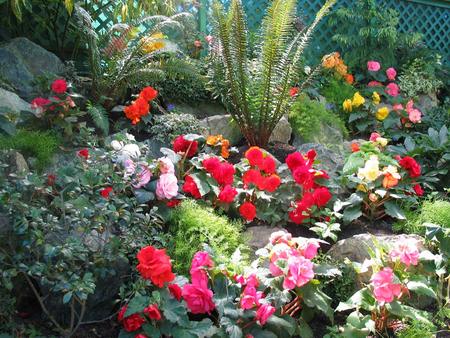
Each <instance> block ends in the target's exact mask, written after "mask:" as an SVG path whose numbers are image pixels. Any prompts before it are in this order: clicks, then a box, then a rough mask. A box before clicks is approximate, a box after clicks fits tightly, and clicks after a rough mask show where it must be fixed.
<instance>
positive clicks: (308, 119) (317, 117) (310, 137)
mask: <svg viewBox="0 0 450 338" xmlns="http://www.w3.org/2000/svg"><path fill="white" fill-rule="evenodd" d="M289 122H290V123H291V126H292V128H293V131H294V134H297V135H299V136H300V137H301V138H302V140H304V141H306V142H314V141H315V140H316V139H317V137H320V135H321V134H322V132H323V131H324V129H323V126H324V125H328V126H331V127H333V128H337V129H339V130H340V131H341V132H342V134H343V135H344V136H346V135H347V129H346V127H345V123H344V121H342V120H341V119H340V117H339V116H337V115H336V114H334V113H333V112H332V111H331V110H328V109H326V107H325V105H324V104H323V103H320V102H318V101H315V100H311V99H310V98H309V97H308V96H306V95H300V96H299V98H298V99H297V100H296V101H295V102H294V104H293V105H292V107H291V111H290V113H289Z"/></svg>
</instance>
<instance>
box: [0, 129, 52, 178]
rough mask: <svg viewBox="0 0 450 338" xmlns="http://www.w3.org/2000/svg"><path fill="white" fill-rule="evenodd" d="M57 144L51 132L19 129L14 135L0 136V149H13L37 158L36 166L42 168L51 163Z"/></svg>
mask: <svg viewBox="0 0 450 338" xmlns="http://www.w3.org/2000/svg"><path fill="white" fill-rule="evenodd" d="M58 145H59V141H58V139H57V138H56V137H55V135H54V134H52V133H51V132H39V131H28V130H20V131H19V132H18V133H17V134H15V135H14V136H0V149H4V150H6V149H14V150H17V151H19V152H20V153H22V154H23V155H24V156H31V157H35V158H36V159H37V162H36V168H37V169H38V170H43V169H44V168H45V167H46V166H48V165H49V164H50V163H51V160H52V158H53V155H54V154H55V153H56V151H57V148H58Z"/></svg>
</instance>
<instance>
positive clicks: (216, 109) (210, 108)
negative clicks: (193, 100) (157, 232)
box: [174, 102, 227, 119]
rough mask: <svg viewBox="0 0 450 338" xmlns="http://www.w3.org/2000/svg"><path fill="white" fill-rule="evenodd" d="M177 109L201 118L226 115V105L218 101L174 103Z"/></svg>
mask: <svg viewBox="0 0 450 338" xmlns="http://www.w3.org/2000/svg"><path fill="white" fill-rule="evenodd" d="M174 106H175V109H176V110H177V111H180V112H182V113H185V114H191V115H194V116H195V117H197V118H199V119H203V118H205V117H209V116H215V115H226V114H227V112H226V110H225V107H224V106H223V105H221V104H220V103H218V102H200V103H199V104H196V105H192V104H187V103H181V102H180V103H177V102H175V103H174Z"/></svg>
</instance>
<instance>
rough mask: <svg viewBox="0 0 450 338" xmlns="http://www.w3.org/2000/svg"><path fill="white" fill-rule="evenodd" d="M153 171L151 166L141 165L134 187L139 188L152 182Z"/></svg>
mask: <svg viewBox="0 0 450 338" xmlns="http://www.w3.org/2000/svg"><path fill="white" fill-rule="evenodd" d="M151 178H152V172H151V171H150V168H149V167H148V166H146V165H144V164H141V165H139V172H138V173H137V174H136V179H135V182H134V183H133V184H132V185H133V188H135V189H139V188H142V187H143V186H144V185H146V184H147V183H148V182H150V179H151Z"/></svg>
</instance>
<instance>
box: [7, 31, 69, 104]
mask: <svg viewBox="0 0 450 338" xmlns="http://www.w3.org/2000/svg"><path fill="white" fill-rule="evenodd" d="M63 72H64V64H63V63H62V61H61V60H60V59H59V58H58V57H57V56H56V55H54V54H52V53H50V52H49V51H47V50H45V49H44V48H42V47H40V46H39V45H37V44H35V43H34V42H31V41H30V40H28V39H27V38H15V39H12V40H11V41H9V42H8V43H6V44H4V45H3V46H1V47H0V78H2V80H4V81H5V82H7V83H8V84H9V85H11V86H12V87H14V88H15V90H16V92H17V94H18V95H19V96H20V97H21V98H23V99H24V100H26V101H31V100H33V99H34V98H35V97H36V96H37V95H38V93H39V90H38V86H37V83H36V78H37V76H40V75H45V74H55V75H60V74H62V73H63Z"/></svg>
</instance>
